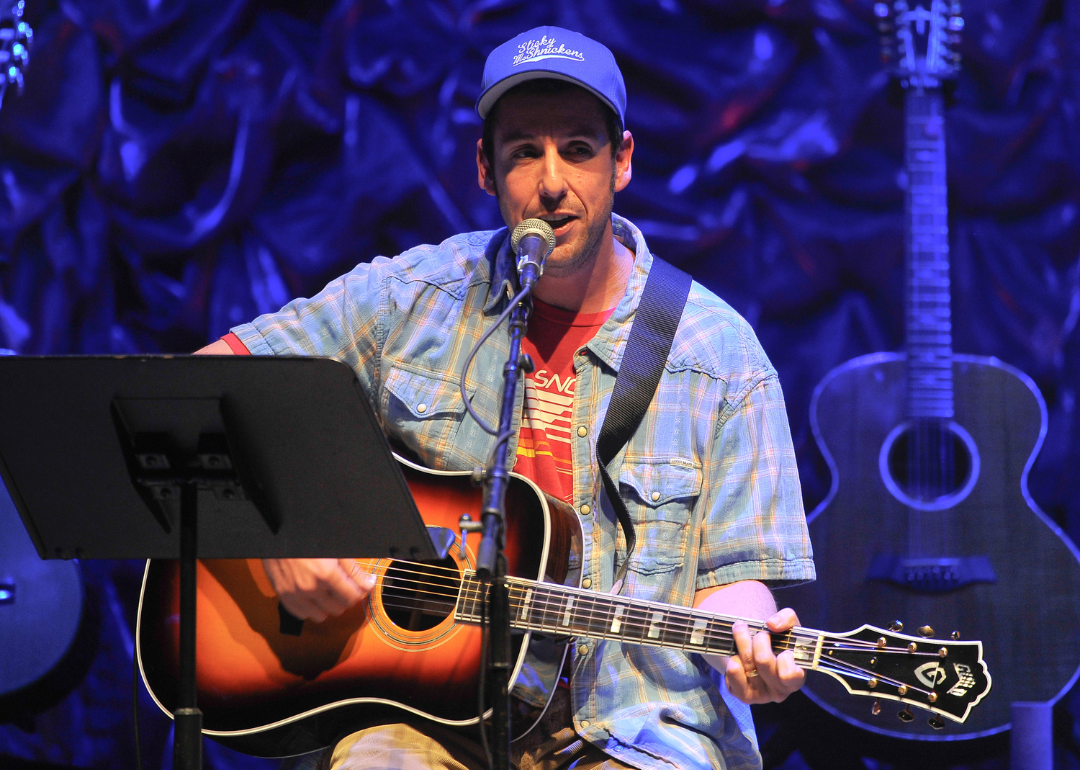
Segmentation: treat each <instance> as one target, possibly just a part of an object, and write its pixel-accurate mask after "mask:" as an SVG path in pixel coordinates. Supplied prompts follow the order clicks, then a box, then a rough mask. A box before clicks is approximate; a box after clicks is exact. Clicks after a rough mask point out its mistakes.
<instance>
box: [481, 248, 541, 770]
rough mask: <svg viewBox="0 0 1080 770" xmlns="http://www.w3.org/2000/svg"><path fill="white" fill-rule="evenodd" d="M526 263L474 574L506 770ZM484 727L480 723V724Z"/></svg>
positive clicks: (500, 764)
mask: <svg viewBox="0 0 1080 770" xmlns="http://www.w3.org/2000/svg"><path fill="white" fill-rule="evenodd" d="M533 267H535V266H533V265H529V266H528V267H526V268H525V269H524V270H523V271H522V275H521V284H522V287H523V288H524V289H525V290H526V291H524V292H522V293H521V299H520V300H519V301H518V303H517V305H516V306H515V307H514V309H513V311H512V312H511V314H510V330H509V331H510V354H509V356H508V357H507V362H506V365H505V366H504V367H503V393H502V402H501V404H500V408H499V428H498V433H497V436H498V438H497V439H496V442H500V441H501V442H503V444H504V446H502V447H501V448H500V447H498V446H497V447H496V451H495V452H494V456H493V457H492V461H491V467H490V468H489V469H488V471H487V474H486V476H485V479H484V507H483V510H482V511H481V520H480V524H481V530H480V531H481V532H482V536H481V540H480V545H479V550H478V551H477V557H476V562H477V568H476V571H477V574H478V575H479V576H480V578H481V579H488V580H490V584H489V589H488V627H489V629H490V633H489V638H490V646H489V650H490V654H489V658H488V700H489V702H490V704H491V724H492V740H493V744H494V745H493V749H492V760H493V763H494V764H493V766H494V770H509V768H510V674H511V667H512V662H511V660H510V592H509V588H508V587H507V584H506V557H505V555H504V553H503V548H504V547H505V545H506V533H505V522H506V516H505V511H506V490H507V487H508V486H509V480H510V475H509V474H510V471H509V470H508V467H507V466H508V464H509V462H508V457H507V455H508V453H509V447H510V441H509V438H508V437H507V434H509V435H511V436H512V435H513V433H512V426H513V419H514V411H515V406H516V401H517V387H518V381H519V378H520V374H521V372H522V371H523V370H524V371H529V370H531V368H532V362H531V361H530V360H529V358H528V356H525V355H522V353H521V340H522V338H524V336H525V332H526V330H527V328H528V323H529V313H530V312H531V311H532V301H531V299H530V294H531V291H532V287H533V284H535V282H536V279H537V277H538V276H536V275H535V273H536V272H537V271H536V270H534V269H530V268H533ZM480 729H481V730H482V729H483V725H481V726H480Z"/></svg>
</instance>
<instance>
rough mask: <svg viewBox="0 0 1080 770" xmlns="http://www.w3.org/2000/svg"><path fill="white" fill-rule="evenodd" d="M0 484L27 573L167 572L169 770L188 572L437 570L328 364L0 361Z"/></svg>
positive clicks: (398, 486) (188, 634) (188, 608)
mask: <svg viewBox="0 0 1080 770" xmlns="http://www.w3.org/2000/svg"><path fill="white" fill-rule="evenodd" d="M0 475H2V476H3V480H4V482H5V484H6V485H7V488H8V491H9V492H10V494H11V497H12V500H13V501H14V502H15V506H16V508H17V509H18V511H19V514H20V516H21V517H22V520H23V523H24V524H25V526H26V529H27V531H28V532H29V533H30V537H31V539H32V540H33V541H34V545H35V546H36V547H37V550H38V554H39V555H40V556H41V558H43V559H70V558H80V559H131V558H138V559H148V558H149V559H176V558H179V559H180V562H181V563H180V575H181V585H180V690H179V692H180V697H179V699H178V707H177V709H176V712H175V713H174V719H175V724H176V739H175V749H174V760H173V766H174V767H175V768H176V769H177V770H196V769H197V768H200V767H201V766H202V735H201V733H202V714H201V712H199V710H198V708H197V704H196V681H195V598H196V594H195V572H196V567H195V565H196V559H197V558H214V559H233V558H236V559H251V558H288V557H335V558H336V557H343V556H355V557H363V558H394V557H401V558H409V559H435V558H438V555H437V553H436V549H435V547H434V546H433V544H432V540H431V538H430V537H429V535H428V532H427V529H426V527H425V525H424V522H423V520H422V519H421V518H420V513H419V511H418V510H417V509H416V505H415V503H414V502H413V499H412V496H411V495H410V493H409V489H408V487H407V486H406V483H405V480H404V477H403V476H402V474H401V471H400V470H399V468H398V466H397V463H396V461H395V460H394V458H393V455H392V454H391V452H390V448H389V446H388V445H387V443H386V439H385V438H384V437H383V434H382V431H381V430H380V428H379V424H378V421H377V419H376V417H375V414H374V412H373V411H372V408H371V406H370V404H369V402H368V399H367V397H366V396H365V394H364V393H363V391H362V390H361V389H360V387H359V383H358V382H357V380H356V377H355V375H354V373H353V371H352V370H351V369H350V368H349V367H348V366H346V365H345V364H342V363H340V362H338V361H334V360H332V359H327V358H299V357H297V358H292V357H259V356H44V357H25V358H24V357H19V356H5V357H2V358H0ZM343 543H347V544H348V545H347V546H346V550H347V551H348V553H342V548H343V546H342V544H343Z"/></svg>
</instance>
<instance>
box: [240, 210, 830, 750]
mask: <svg viewBox="0 0 1080 770" xmlns="http://www.w3.org/2000/svg"><path fill="white" fill-rule="evenodd" d="M612 224H613V227H614V232H615V235H616V237H618V238H619V239H620V240H621V241H622V242H623V243H624V244H626V245H627V247H629V248H631V249H632V250H634V252H635V261H634V269H633V272H632V275H631V277H630V280H629V282H628V285H627V288H626V293H625V295H624V296H623V298H622V300H621V301H620V303H619V304H618V306H617V307H616V308H615V311H614V312H613V313H612V315H611V317H610V318H609V319H608V321H607V322H606V323H605V324H604V325H603V327H602V328H601V329H600V331H599V332H598V333H597V334H596V336H595V337H594V338H593V339H592V340H591V341H589V343H588V344H587V345H585V346H584V347H583V348H582V349H581V350H580V351H579V352H578V353H577V355H576V357H575V360H574V371H575V375H576V378H577V380H576V385H575V394H574V405H573V422H572V426H573V444H572V456H573V465H574V501H573V502H574V507H575V509H576V510H577V511H578V512H579V513H580V514H581V516H580V522H581V526H582V530H583V535H584V556H583V561H582V564H581V569H582V575H583V577H584V578H585V579H586V580H587V581H588V582H586V583H585V584H584V585H585V586H586V587H592V588H594V589H597V590H599V591H610V590H611V587H612V582H613V578H614V574H613V572H614V567H615V554H616V552H617V551H618V550H619V549H622V548H623V543H622V539H621V537H620V534H621V533H620V527H619V523H618V520H617V518H616V516H615V514H614V512H613V510H612V509H611V508H610V506H609V505H608V504H607V502H606V501H605V500H601V499H600V498H601V489H602V484H601V482H600V480H599V476H598V475H597V473H596V472H595V469H594V465H593V463H594V460H593V458H594V457H595V439H596V436H597V433H598V432H599V430H600V425H601V423H602V421H603V417H604V414H605V411H606V409H607V403H608V400H609V399H610V397H611V391H612V387H613V385H614V382H615V376H616V374H617V373H618V370H619V365H620V363H621V361H622V357H623V352H624V350H625V348H626V341H627V337H628V336H629V331H630V323H631V322H632V320H633V318H634V311H635V309H636V307H637V305H638V302H639V301H640V299H641V292H642V289H643V287H644V285H645V279H646V277H647V275H648V272H649V266H650V265H651V264H652V255H651V253H650V252H649V249H648V247H647V246H646V244H645V239H644V237H643V236H642V234H641V231H640V230H638V229H637V227H635V226H634V225H633V224H632V223H631V222H629V221H627V220H625V219H623V218H621V217H618V216H613V217H612ZM508 240H509V239H508V238H507V237H506V230H505V229H502V230H498V231H493V232H475V233H466V234H462V235H457V236H454V237H452V238H449V239H448V240H446V241H444V242H443V243H442V244H440V245H438V246H419V247H417V248H414V249H410V250H409V251H407V252H405V253H403V254H401V255H399V256H398V257H395V258H393V259H387V258H384V257H378V258H376V259H374V260H373V261H372V262H371V263H370V264H361V265H358V266H357V267H356V268H355V269H354V270H353V271H352V272H350V273H348V274H346V275H344V276H342V277H341V278H338V279H337V280H334V281H332V282H331V283H330V284H329V285H328V286H327V287H326V288H325V289H324V290H323V291H322V292H320V293H319V294H318V295H317V296H315V297H313V298H311V299H298V300H295V301H294V302H291V303H290V304H288V305H287V306H285V307H284V308H282V310H281V311H280V312H278V313H273V314H269V315H264V316H260V317H259V318H257V319H256V320H255V321H254V322H252V323H251V324H245V325H243V326H238V327H236V328H235V329H233V332H234V333H235V334H236V335H237V336H238V337H239V338H240V340H241V341H242V342H243V343H244V344H245V345H246V346H247V348H248V349H249V350H250V351H251V352H252V353H254V354H256V355H259V354H308V355H321V356H331V357H334V358H337V359H339V360H341V361H344V362H345V363H347V364H349V365H350V366H352V367H353V369H355V371H356V374H357V377H358V379H359V381H360V383H361V384H362V386H363V389H364V391H365V392H366V393H367V395H368V397H369V398H370V399H371V402H372V404H373V405H374V406H375V408H376V411H377V412H378V414H379V415H380V418H381V419H382V421H383V425H384V429H385V430H386V432H387V433H388V434H390V435H392V436H393V437H395V438H396V439H397V440H398V441H399V442H401V443H402V444H404V445H405V446H407V447H408V448H409V449H411V450H412V451H413V452H415V454H416V455H418V456H419V458H420V459H421V460H422V461H423V462H425V463H426V464H427V465H428V466H429V467H432V468H436V469H444V470H471V469H472V468H473V467H475V466H476V465H481V464H484V463H485V462H486V458H487V456H488V453H489V451H490V449H491V446H492V442H493V439H492V437H491V436H490V435H488V434H487V433H485V432H484V431H483V430H482V429H481V428H480V426H479V425H477V424H476V422H475V421H474V420H473V419H472V418H471V417H470V416H468V415H467V414H466V412H465V407H464V406H463V405H462V403H461V400H460V397H459V394H458V374H459V372H460V371H461V368H462V366H463V364H464V363H465V357H466V356H467V355H468V353H469V351H470V349H471V348H472V347H473V345H474V344H475V342H476V341H477V340H478V339H479V338H480V336H481V334H483V332H484V331H485V330H486V329H487V328H489V327H490V325H491V323H492V322H493V320H494V318H495V316H496V315H498V313H499V312H501V310H502V309H503V308H504V307H505V303H506V301H507V297H508V294H509V292H510V289H511V287H512V285H513V283H512V280H511V276H512V275H513V271H514V266H513V260H512V256H511V254H510V251H509V245H508ZM508 349H509V338H508V335H507V334H505V333H502V332H497V333H495V334H494V335H492V337H491V338H490V339H489V341H488V342H487V343H485V345H484V346H483V347H482V348H481V350H480V352H479V355H478V356H477V358H476V360H475V361H474V363H473V365H472V367H471V369H470V372H469V379H468V382H467V388H466V389H467V391H468V392H469V393H470V395H471V397H472V402H473V405H474V407H475V408H476V409H477V411H478V412H479V413H480V414H481V415H482V416H483V417H484V418H485V420H486V421H487V422H488V423H489V424H492V425H494V424H497V422H498V405H499V394H500V391H501V387H502V366H503V363H504V362H505V361H506V358H507V353H508ZM523 391H524V388H519V389H518V400H519V402H520V401H521V400H522V398H523ZM517 414H518V415H519V416H520V414H521V404H520V403H519V405H518V409H517ZM511 457H516V446H515V447H512V448H511ZM609 471H610V472H611V475H612V478H613V479H617V480H618V483H619V486H620V489H621V492H622V496H623V499H624V501H625V503H626V506H627V509H628V511H629V513H630V516H631V519H632V521H633V523H634V527H635V530H636V533H637V542H638V544H637V548H636V549H635V551H634V553H633V555H632V559H631V564H630V571H629V573H628V576H627V583H626V586H625V588H624V590H623V593H624V594H625V595H627V596H631V597H634V598H640V599H647V600H653V601H659V602H666V603H670V604H679V605H691V604H692V603H693V599H694V593H695V592H696V591H698V590H700V589H703V588H709V587H711V586H718V585H725V584H728V583H733V582H735V581H739V580H760V581H763V582H764V583H766V584H768V585H770V586H774V587H776V586H782V585H791V584H794V583H800V582H804V581H807V580H812V579H813V578H814V564H813V559H812V555H811V549H810V541H809V537H808V535H807V530H806V523H805V519H804V515H803V507H802V495H801V492H800V487H799V478H798V473H797V471H796V466H795V456H794V452H793V449H792V446H791V437H790V430H789V427H788V421H787V413H786V410H785V408H784V399H783V395H782V394H781V391H780V384H779V382H778V380H777V375H776V371H775V370H774V369H773V367H772V365H771V364H770V363H769V360H768V359H767V358H766V356H765V353H764V352H763V351H762V349H761V347H760V345H759V343H758V341H757V338H756V337H755V335H754V333H753V331H752V330H751V329H750V327H749V325H748V324H747V323H746V322H745V321H744V320H743V319H742V318H741V317H740V316H739V315H738V314H737V313H736V312H735V311H734V310H732V308H731V307H730V306H729V305H727V304H726V303H725V302H723V301H722V300H720V299H719V298H717V297H716V296H715V295H713V294H712V293H710V292H709V291H707V290H706V289H704V288H703V287H701V286H700V285H698V284H697V283H694V284H693V286H692V288H691V290H690V296H689V298H688V300H687V305H686V308H685V310H684V312H683V316H682V321H681V323H680V325H679V330H678V332H677V334H676V336H675V340H674V343H673V345H672V349H671V354H670V355H669V357H668V360H667V365H666V367H665V371H664V374H663V377H662V378H661V381H660V385H659V388H658V389H657V394H656V397H655V398H654V399H653V402H652V404H651V405H650V407H649V409H648V411H647V413H646V415H645V418H644V419H643V420H642V423H641V425H640V427H639V428H638V430H637V432H636V433H635V434H634V436H633V437H632V438H631V440H630V441H629V443H628V444H627V446H626V447H625V448H624V449H623V450H622V451H621V452H620V453H619V455H617V456H616V458H615V460H614V461H613V463H612V465H611V467H610V468H609ZM621 556H622V554H621V553H620V557H621ZM571 665H572V667H573V669H572V670H573V676H572V688H573V707H574V727H575V729H576V730H577V732H578V733H579V734H580V735H582V736H583V737H585V738H586V739H588V740H589V741H591V742H593V743H595V744H596V745H598V746H600V747H601V748H603V749H604V751H606V752H607V753H608V754H610V755H611V756H613V757H615V758H616V759H618V760H620V761H623V762H625V763H627V764H630V765H633V766H635V767H639V768H672V767H677V768H682V769H683V770H685V769H687V768H712V767H721V768H729V769H730V770H749V769H750V768H759V767H760V766H761V758H760V756H759V753H758V750H757V747H756V740H755V739H754V737H753V729H752V726H749V725H747V724H746V722H747V721H748V719H746V717H748V713H747V710H746V709H745V707H744V708H743V713H742V716H743V720H742V721H743V723H744V724H743V725H740V720H738V719H736V718H735V717H733V715H732V712H731V710H729V708H728V705H727V703H726V701H725V700H724V698H723V697H722V696H721V694H720V687H719V685H720V676H719V675H718V674H716V673H715V672H714V671H713V669H712V668H711V667H710V666H709V665H708V664H707V663H705V661H704V660H703V659H702V658H701V657H700V656H699V655H697V654H694V653H686V652H682V651H679V650H666V649H655V648H650V647H639V646H630V645H624V644H620V643H617V642H611V641H602V640H596V639H585V638H581V639H576V640H575V643H574V644H573V645H572V660H571ZM739 705H741V704H739ZM736 709H738V705H737V706H736Z"/></svg>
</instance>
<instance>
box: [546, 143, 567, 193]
mask: <svg viewBox="0 0 1080 770" xmlns="http://www.w3.org/2000/svg"><path fill="white" fill-rule="evenodd" d="M565 195H566V169H565V168H564V161H563V158H562V156H561V155H560V154H559V151H558V148H556V147H550V146H549V147H545V148H544V173H543V176H541V178H540V196H541V197H542V198H551V199H554V200H562V198H563V196H565Z"/></svg>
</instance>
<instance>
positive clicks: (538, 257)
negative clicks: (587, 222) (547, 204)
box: [510, 219, 555, 289]
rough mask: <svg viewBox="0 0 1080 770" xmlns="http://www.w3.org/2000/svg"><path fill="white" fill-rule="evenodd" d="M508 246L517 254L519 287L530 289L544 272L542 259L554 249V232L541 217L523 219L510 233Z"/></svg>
mask: <svg viewBox="0 0 1080 770" xmlns="http://www.w3.org/2000/svg"><path fill="white" fill-rule="evenodd" d="M510 247H511V248H512V249H513V250H514V253H515V254H517V271H518V280H519V281H520V282H521V288H523V289H525V288H528V289H531V288H532V287H533V285H534V284H535V283H536V282H537V281H538V280H540V276H542V275H543V274H544V260H546V259H547V258H548V256H550V254H551V252H552V251H554V250H555V232H554V231H553V230H552V229H551V225H549V224H548V223H547V222H545V221H544V220H542V219H525V220H523V221H522V222H520V223H519V224H518V226H517V227H515V228H514V232H513V233H511V235H510Z"/></svg>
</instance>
